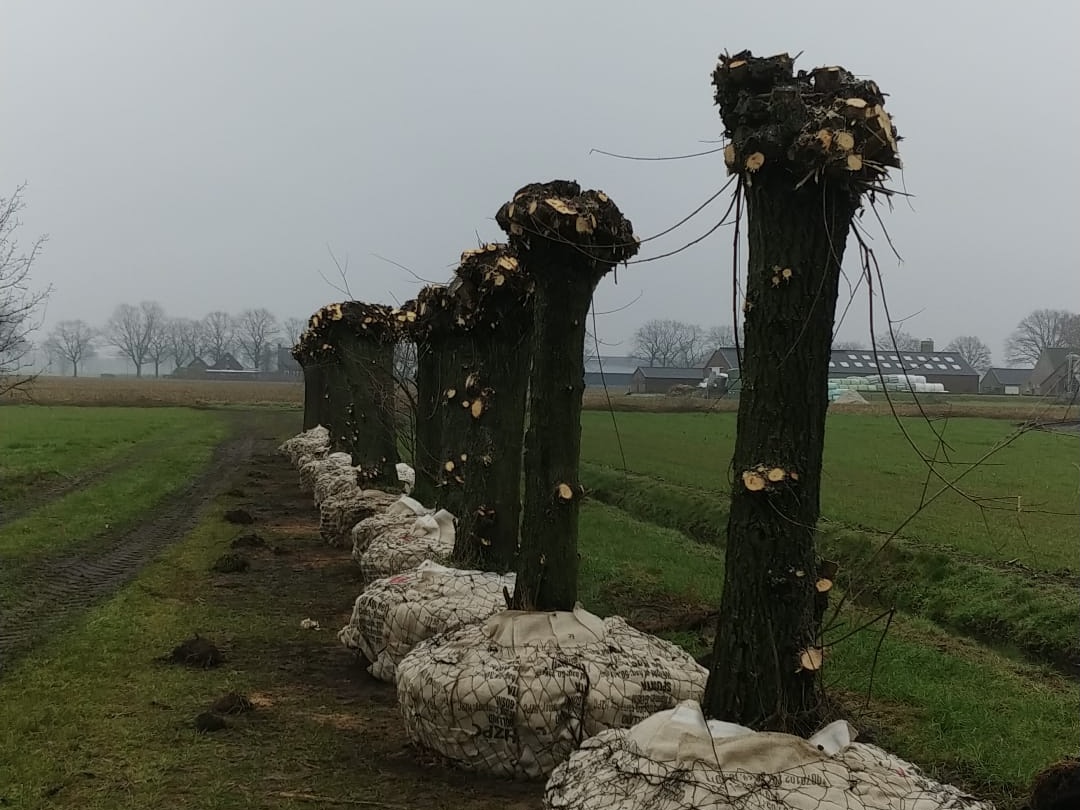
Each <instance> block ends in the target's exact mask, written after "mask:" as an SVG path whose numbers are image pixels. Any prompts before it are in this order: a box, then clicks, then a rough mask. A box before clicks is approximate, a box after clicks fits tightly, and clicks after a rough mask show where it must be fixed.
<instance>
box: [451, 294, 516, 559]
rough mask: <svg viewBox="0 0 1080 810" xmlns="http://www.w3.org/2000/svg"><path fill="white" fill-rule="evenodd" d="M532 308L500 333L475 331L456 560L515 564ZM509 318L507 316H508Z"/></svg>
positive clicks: (468, 378)
mask: <svg viewBox="0 0 1080 810" xmlns="http://www.w3.org/2000/svg"><path fill="white" fill-rule="evenodd" d="M531 314H532V310H531V307H529V308H524V307H523V308H522V309H521V310H520V311H519V312H518V313H517V317H518V320H516V321H512V322H506V321H505V320H504V321H503V322H501V323H500V325H499V326H498V327H497V331H496V332H495V333H494V334H485V333H484V330H483V329H479V330H474V334H473V352H472V360H471V362H469V363H467V364H466V367H465V379H466V386H465V393H466V395H467V397H468V399H469V416H470V418H471V420H472V424H471V425H470V426H469V430H468V432H467V433H466V436H465V447H464V450H465V455H467V456H468V467H467V469H466V475H465V488H464V500H465V509H464V510H463V513H462V515H461V518H460V520H459V521H458V529H457V538H456V540H455V543H454V561H455V562H456V563H457V564H459V565H461V566H462V567H467V568H476V569H479V570H481V571H498V572H499V573H504V572H506V571H510V570H512V569H513V568H514V564H515V560H516V557H517V551H518V538H519V530H520V524H521V470H522V452H523V442H524V434H525V401H526V397H527V395H528V391H529V369H530V368H531V365H532V355H533V352H532V348H533V347H532V342H531V341H532V329H531V321H530V320H528V319H529V318H530V317H531ZM507 320H509V319H507Z"/></svg>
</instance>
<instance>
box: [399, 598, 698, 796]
mask: <svg viewBox="0 0 1080 810" xmlns="http://www.w3.org/2000/svg"><path fill="white" fill-rule="evenodd" d="M707 675H708V672H707V671H706V670H705V668H704V667H702V666H700V665H698V663H697V662H696V661H694V659H693V658H692V657H691V656H690V655H689V654H688V653H686V652H685V651H683V650H681V649H680V648H678V647H676V646H675V645H674V644H670V643H669V642H667V641H664V640H662V639H659V638H656V637H655V636H650V635H648V634H646V633H642V632H640V631H638V630H635V629H634V628H632V627H630V625H628V624H627V623H626V622H625V621H623V620H622V619H621V618H619V617H611V618H608V619H603V620H601V619H599V618H598V617H596V616H594V615H592V614H591V613H588V612H586V611H585V610H583V609H582V608H581V606H580V605H579V606H578V607H577V608H576V609H575V610H574V611H573V612H554V613H526V612H523V611H509V610H507V611H502V612H500V613H498V614H496V615H494V616H492V617H491V618H490V619H488V620H487V621H485V622H483V623H480V624H474V625H470V626H467V627H462V628H460V629H458V630H453V631H450V632H447V633H443V634H440V635H438V636H435V637H434V638H430V639H427V640H426V641H421V642H420V643H418V644H417V645H416V646H415V647H413V649H412V650H411V651H410V652H409V653H408V654H407V655H406V656H405V657H404V658H403V659H402V660H401V662H400V663H399V664H398V667H397V692H398V702H399V705H400V707H401V713H402V716H403V718H404V719H405V726H406V730H407V731H408V734H409V737H410V739H412V740H413V742H415V743H417V744H419V745H421V746H422V747H425V748H428V749H431V750H433V751H436V752H437V753H439V754H441V755H443V756H444V757H446V758H448V759H449V760H451V761H452V762H453V763H455V764H456V765H458V766H459V767H462V768H465V769H469V770H476V771H483V772H487V773H491V774H495V775H498V776H503V777H513V778H527V779H538V778H542V777H544V776H547V775H548V774H550V773H551V771H552V769H553V768H554V767H555V766H556V765H557V764H558V763H559V762H562V761H563V760H565V759H566V758H567V757H568V756H569V755H570V753H571V752H572V751H573V750H574V749H575V748H577V746H578V745H579V744H580V743H581V742H582V740H584V739H586V738H588V737H590V736H592V735H594V734H597V733H599V732H600V731H602V730H604V729H608V728H624V727H628V726H631V725H633V724H634V723H637V722H639V721H641V720H643V719H645V718H646V717H648V716H649V715H650V714H652V713H654V712H657V711H660V710H662V709H669V708H671V707H673V706H675V705H676V704H677V703H678V702H679V701H682V700H699V699H700V698H701V697H702V695H703V693H704V690H705V679H706V677H707Z"/></svg>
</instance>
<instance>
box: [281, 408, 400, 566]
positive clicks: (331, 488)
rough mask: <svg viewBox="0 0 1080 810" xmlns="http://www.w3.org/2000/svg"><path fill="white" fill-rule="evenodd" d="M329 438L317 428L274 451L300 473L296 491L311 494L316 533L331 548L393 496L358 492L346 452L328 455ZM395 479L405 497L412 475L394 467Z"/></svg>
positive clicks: (381, 508) (345, 539) (354, 472)
mask: <svg viewBox="0 0 1080 810" xmlns="http://www.w3.org/2000/svg"><path fill="white" fill-rule="evenodd" d="M330 448H331V444H330V435H329V432H328V431H327V429H326V428H325V427H323V426H321V425H318V426H316V427H314V428H312V429H310V430H307V431H304V432H303V433H300V434H299V435H297V436H294V437H292V438H290V439H287V440H286V441H285V442H283V443H282V444H281V446H280V447H279V448H278V449H279V451H280V452H281V453H283V454H284V455H286V456H287V457H288V458H289V460H290V461H291V462H292V464H293V465H294V466H296V467H297V468H298V469H299V472H300V488H301V490H302V491H304V492H311V493H312V495H313V497H314V500H315V505H316V506H317V507H318V509H319V533H320V535H321V536H322V538H323V539H324V540H326V542H328V543H330V544H331V545H341V544H343V543H345V542H346V541H347V539H348V536H349V533H350V531H351V530H352V528H353V526H355V525H356V523H357V522H358V521H360V520H362V519H363V518H365V517H368V516H370V515H373V514H377V513H379V512H380V511H381V510H383V509H384V508H386V507H387V506H389V505H390V504H392V503H393V502H394V500H395V498H396V497H397V496H396V494H395V493H389V492H383V491H382V490H377V489H362V488H361V487H360V486H359V484H358V480H359V479H358V470H357V468H356V467H354V466H353V463H352V457H351V456H350V455H349V454H348V453H332V452H330ZM397 477H398V480H399V481H400V482H401V484H402V489H403V491H404V492H405V493H406V494H408V492H410V491H411V490H412V487H413V484H414V483H415V473H414V471H413V469H412V468H411V467H410V466H409V465H408V464H398V465H397Z"/></svg>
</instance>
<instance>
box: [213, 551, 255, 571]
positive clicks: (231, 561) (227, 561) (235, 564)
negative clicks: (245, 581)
mask: <svg viewBox="0 0 1080 810" xmlns="http://www.w3.org/2000/svg"><path fill="white" fill-rule="evenodd" d="M250 567H251V561H250V560H248V558H247V557H245V556H244V555H243V554H237V553H236V552H235V551H230V552H229V553H227V554H222V555H221V556H220V557H218V558H217V561H215V562H214V564H213V565H212V566H210V569H211V570H212V571H215V572H217V573H219V574H239V573H242V572H244V571H247V570H248V568H250Z"/></svg>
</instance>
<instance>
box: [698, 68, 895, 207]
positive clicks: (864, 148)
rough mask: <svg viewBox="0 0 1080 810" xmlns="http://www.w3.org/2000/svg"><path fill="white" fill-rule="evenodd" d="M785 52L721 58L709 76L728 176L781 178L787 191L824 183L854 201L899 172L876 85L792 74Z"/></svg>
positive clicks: (841, 75) (837, 72) (821, 71)
mask: <svg viewBox="0 0 1080 810" xmlns="http://www.w3.org/2000/svg"><path fill="white" fill-rule="evenodd" d="M792 69H793V60H792V59H791V57H789V56H788V55H787V54H786V53H785V54H779V55H777V56H769V57H755V56H754V55H753V54H751V53H750V51H742V52H741V53H737V54H735V55H734V56H726V55H725V56H722V57H720V62H719V64H718V65H717V67H716V70H715V71H714V72H713V85H714V87H715V88H716V92H715V95H714V98H715V101H716V104H717V106H718V107H719V108H720V116H721V118H722V119H723V122H724V127H725V131H724V134H725V135H726V136H727V137H728V138H730V139H731V143H729V144H728V146H727V147H726V148H725V150H724V161H725V163H726V164H727V166H728V171H729V173H732V174H742V175H743V176H744V177H745V178H746V180H747V181H748V182H753V177H754V175H755V174H756V173H758V172H762V171H776V170H781V171H784V172H787V173H788V174H789V176H790V180H791V183H792V186H793V187H799V186H802V185H804V184H805V183H807V182H822V181H825V182H827V183H828V184H829V185H830V186H831V187H833V188H834V189H836V188H838V187H839V188H846V189H848V190H849V191H850V193H851V194H852V195H853V197H855V198H856V199H857V198H859V197H860V196H861V195H862V194H864V193H866V192H870V191H875V190H877V191H884V189H882V188H881V182H882V181H883V180H884V179H885V177H886V176H887V175H888V171H889V169H890V168H900V166H901V162H900V155H899V153H898V151H897V143H898V141H899V140H900V139H899V137H898V136H897V134H896V128H895V127H894V126H893V124H892V118H891V117H890V116H889V114H888V113H887V112H885V108H884V104H885V94H884V93H882V92H881V90H880V89H879V88H878V86H877V84H875V83H874V82H872V81H869V80H867V79H857V78H856V77H855V76H853V75H852V74H851V73H850V72H848V71H847V70H845V69H844V68H842V67H836V66H831V67H820V68H815V69H813V70H810V71H804V70H800V71H799V72H798V73H797V74H794V75H793V73H792Z"/></svg>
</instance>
